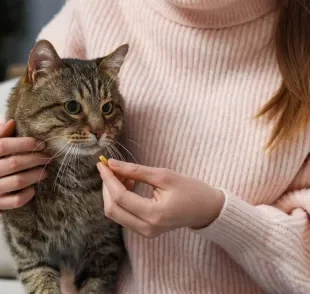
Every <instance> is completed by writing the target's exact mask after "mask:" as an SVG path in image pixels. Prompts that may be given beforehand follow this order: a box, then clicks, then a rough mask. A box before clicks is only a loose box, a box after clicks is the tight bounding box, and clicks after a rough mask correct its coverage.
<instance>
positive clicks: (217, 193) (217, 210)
mask: <svg viewBox="0 0 310 294" xmlns="http://www.w3.org/2000/svg"><path fill="white" fill-rule="evenodd" d="M213 190H214V191H213V197H212V200H211V201H210V200H209V201H208V204H209V209H208V210H206V214H205V219H204V220H203V221H202V222H201V224H199V225H196V226H192V227H191V229H193V230H200V229H203V228H205V227H207V226H209V225H211V224H212V223H213V222H214V221H215V220H216V219H217V218H218V217H219V216H220V214H221V212H222V210H223V207H224V204H225V194H224V193H223V191H221V190H219V189H215V188H213ZM210 204H212V205H210ZM210 206H211V208H210ZM208 212H209V213H208Z"/></svg>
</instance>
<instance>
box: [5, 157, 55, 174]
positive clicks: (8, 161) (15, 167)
mask: <svg viewBox="0 0 310 294" xmlns="http://www.w3.org/2000/svg"><path fill="white" fill-rule="evenodd" d="M49 160H50V159H49V158H48V155H46V154H43V153H33V154H32V153H29V154H20V155H15V156H10V157H6V158H3V159H1V160H0V177H3V176H7V175H10V174H13V173H16V172H19V171H23V170H26V169H30V168H33V167H37V166H40V165H46V164H47V163H48V161H49Z"/></svg>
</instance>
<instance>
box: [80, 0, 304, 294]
mask: <svg viewBox="0 0 310 294" xmlns="http://www.w3.org/2000/svg"><path fill="white" fill-rule="evenodd" d="M93 1H95V0H93ZM97 1H99V0H97ZM86 2H89V4H87V3H86ZM90 2H91V1H84V3H85V4H84V7H82V9H81V10H80V14H79V21H80V22H81V23H82V25H81V27H83V28H84V30H83V41H84V44H85V49H86V51H85V52H86V58H96V57H99V56H102V55H105V54H107V53H109V52H111V51H112V50H113V49H115V48H117V47H118V46H120V45H122V44H123V43H128V44H129V46H130V49H129V55H128V58H127V59H126V61H125V63H124V66H123V69H122V71H121V75H120V83H121V90H122V93H123V95H124V97H125V100H126V106H127V111H126V113H127V114H126V137H127V139H126V142H125V146H126V148H128V149H129V150H130V151H131V153H132V155H133V156H134V157H135V159H136V160H137V161H138V162H139V163H141V164H144V165H149V166H156V167H166V168H171V169H173V170H175V171H177V172H180V173H183V174H186V175H189V176H193V177H196V178H198V179H200V180H203V181H205V182H206V183H208V184H210V185H212V186H215V187H223V188H225V189H228V190H230V191H231V192H233V193H235V194H236V195H237V196H238V197H241V198H242V199H244V200H245V201H247V202H249V203H251V204H253V205H258V204H262V203H264V204H272V203H273V202H274V201H275V200H276V199H277V198H278V197H279V196H280V195H281V194H282V193H283V192H284V191H285V190H286V188H287V187H288V185H289V184H290V182H291V181H292V179H293V175H295V174H296V173H297V172H298V170H299V169H300V167H301V165H302V163H303V161H304V160H305V158H306V156H307V153H308V150H309V147H310V140H308V143H306V142H307V141H306V140H304V138H305V136H309V135H310V134H309V133H306V131H302V132H301V133H300V135H299V136H298V138H295V139H294V140H293V141H292V142H291V143H284V144H282V145H281V146H280V147H279V149H278V150H277V151H276V152H274V153H271V154H268V153H267V152H266V151H265V150H264V146H265V144H266V142H267V140H268V136H269V135H270V134H271V130H272V127H273V124H272V123H268V121H267V120H264V119H262V120H256V119H255V118H254V117H255V114H257V112H258V111H259V110H260V108H261V107H262V106H263V105H264V104H265V103H266V102H267V101H268V99H270V98H271V97H272V95H273V94H275V92H276V91H277V89H278V88H279V86H280V84H281V77H280V73H279V71H278V67H277V62H276V56H275V50H274V47H273V45H274V44H273V33H274V31H273V25H274V21H275V15H274V14H269V15H267V16H265V17H263V18H261V19H259V20H256V21H253V22H250V23H247V24H244V25H241V26H235V27H231V28H227V29H220V30H216V29H213V30H204V29H195V28H190V27H186V26H182V25H179V24H177V23H173V22H171V21H169V20H166V19H164V18H163V17H162V16H161V15H160V14H157V13H156V12H155V11H153V10H152V9H151V8H149V7H148V5H147V4H146V2H145V1H143V0H133V1H130V3H129V1H115V0H106V1H99V2H100V4H98V5H93V6H92V5H91V4H90ZM92 7H94V8H92ZM98 7H99V8H98ZM95 9H96V11H92V10H95ZM89 15H92V16H93V17H89ZM296 144H299V145H300V148H298V149H296V148H295V146H296ZM305 144H308V145H307V146H306V145H305ZM293 147H294V148H293ZM296 150H297V153H296ZM124 152H125V151H124ZM131 160H132V161H134V159H133V158H132V159H131ZM284 164H285V166H288V167H289V168H286V169H283V165H284ZM135 191H136V192H137V193H138V194H140V195H142V196H149V195H150V192H151V191H150V189H149V188H147V187H145V186H143V185H137V187H136V189H135ZM124 236H125V242H126V246H127V250H128V252H129V262H128V263H126V265H125V266H124V270H123V274H122V278H121V281H120V287H119V293H150V294H151V293H163V294H164V293H178V294H179V293H212V294H215V293H225V294H229V293H253V294H254V293H264V292H263V291H262V290H260V289H259V287H258V286H257V285H256V284H255V282H254V281H253V280H251V278H250V277H249V276H248V275H247V274H246V273H245V272H244V271H243V270H242V269H241V268H240V267H239V266H238V265H237V264H236V263H235V262H234V261H233V260H232V259H231V258H230V257H229V256H228V255H227V254H226V253H225V252H224V251H223V250H222V249H221V248H219V247H218V246H216V245H214V244H212V243H211V242H208V240H205V239H203V238H202V237H200V236H197V235H195V234H194V233H192V232H190V231H189V230H187V229H181V230H176V231H174V232H171V233H169V234H166V235H164V236H161V237H159V238H156V239H154V240H147V239H143V238H142V237H140V236H138V235H136V234H134V233H132V232H130V231H127V230H125V232H124Z"/></svg>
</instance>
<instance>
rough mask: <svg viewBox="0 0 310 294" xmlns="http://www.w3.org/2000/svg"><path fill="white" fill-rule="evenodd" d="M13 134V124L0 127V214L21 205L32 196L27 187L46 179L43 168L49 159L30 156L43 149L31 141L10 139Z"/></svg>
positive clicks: (10, 122) (37, 155) (37, 143)
mask: <svg viewBox="0 0 310 294" xmlns="http://www.w3.org/2000/svg"><path fill="white" fill-rule="evenodd" d="M14 130H15V122H14V121H13V120H11V121H9V122H7V123H5V124H3V125H1V126H0V210H6V209H13V208H18V207H21V206H23V205H25V204H26V203H27V202H28V201H29V200H31V198H32V197H33V196H34V194H35V191H34V188H33V187H32V186H31V185H33V184H35V183H37V182H39V181H40V180H43V179H45V178H46V177H47V173H46V171H43V166H44V165H46V164H47V162H48V160H49V159H48V158H47V156H46V155H45V154H43V153H39V152H33V153H32V151H34V150H35V151H42V150H43V149H44V148H45V145H44V144H41V142H38V141H36V140H35V139H34V138H26V137H25V138H14V137H12V138H10V136H12V135H13V134H14ZM28 152H29V153H28ZM12 154H16V155H12ZM16 191H18V192H16Z"/></svg>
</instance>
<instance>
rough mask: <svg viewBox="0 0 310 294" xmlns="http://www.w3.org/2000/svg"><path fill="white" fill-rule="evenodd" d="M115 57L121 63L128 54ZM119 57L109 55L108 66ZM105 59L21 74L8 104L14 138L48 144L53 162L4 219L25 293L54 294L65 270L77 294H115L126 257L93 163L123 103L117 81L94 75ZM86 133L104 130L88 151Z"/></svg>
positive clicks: (116, 129)
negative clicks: (32, 76) (75, 106)
mask: <svg viewBox="0 0 310 294" xmlns="http://www.w3.org/2000/svg"><path fill="white" fill-rule="evenodd" d="M46 44H47V49H48V50H52V47H51V45H50V44H48V43H46ZM121 53H122V54H123V55H122V57H123V58H124V57H125V56H124V55H126V53H127V51H126V50H125V51H124V50H123V51H122V52H121ZM118 54H120V53H119V52H118V53H116V56H115V57H113V56H110V62H111V61H113V58H119V56H117V55H118ZM30 58H31V57H30ZM56 58H58V57H56ZM104 60H106V59H96V60H88V61H82V60H71V59H62V60H60V59H59V60H58V61H57V62H61V66H60V67H58V68H57V69H54V70H52V71H51V72H49V73H48V75H46V76H43V77H40V78H39V79H38V80H37V81H35V82H34V81H31V80H29V79H28V75H25V77H23V78H22V79H21V81H20V82H19V83H18V85H17V87H16V88H15V90H14V91H13V93H12V95H11V97H10V99H9V103H8V109H9V110H8V113H7V119H11V118H13V119H15V120H16V123H17V135H18V136H33V137H35V138H37V139H40V140H48V141H47V144H48V145H47V148H46V152H47V153H49V155H50V156H55V155H56V156H55V158H54V159H53V160H52V161H51V162H50V164H49V165H48V166H47V167H46V168H47V170H48V171H49V178H48V179H47V180H44V181H42V182H40V183H39V184H37V185H36V196H35V197H34V198H33V200H32V201H30V202H29V203H28V204H27V205H25V206H24V207H22V208H19V209H14V210H11V211H6V212H5V213H4V217H3V218H4V225H5V230H6V236H7V241H8V244H9V246H10V248H11V252H12V254H13V256H14V258H15V260H16V263H17V266H18V272H19V277H20V279H21V281H22V282H23V284H24V286H25V288H26V291H27V293H29V294H43V293H46V294H52V293H53V294H58V293H61V289H60V288H61V287H60V285H61V283H60V276H61V275H62V273H63V272H65V271H67V270H68V269H69V270H70V271H71V272H73V273H74V287H75V288H76V289H77V290H78V291H80V292H81V293H87V294H90V293H93V294H99V293H100V294H105V293H114V292H115V287H116V280H117V276H118V271H119V267H120V265H121V261H122V260H123V258H124V254H125V250H124V245H123V241H122V233H121V228H120V226H119V225H117V224H115V223H114V222H112V221H111V220H109V219H107V218H106V217H105V215H104V209H103V206H104V204H103V198H102V181H101V179H100V176H99V174H98V171H97V168H96V163H97V161H98V160H97V159H98V155H99V154H101V153H103V154H106V153H108V151H110V152H111V150H110V149H108V146H109V144H114V145H116V143H115V142H116V140H118V139H119V137H120V134H121V130H122V126H123V112H124V101H123V98H122V95H121V94H120V92H119V90H118V82H117V79H116V78H115V76H113V78H111V73H113V74H115V72H113V71H109V68H107V67H105V68H101V67H102V62H104ZM28 71H29V69H28ZM28 74H29V72H28ZM72 99H75V100H76V101H78V102H79V103H80V104H81V105H82V108H83V111H82V113H81V114H79V115H77V116H72V115H70V114H68V113H67V112H66V111H65V109H64V106H63V105H64V103H65V102H66V101H68V100H72ZM107 99H109V100H111V101H113V103H114V108H115V109H114V112H113V115H110V116H109V117H105V116H104V115H103V114H102V111H101V107H102V104H103V103H104V102H105V101H106V100H107ZM85 128H86V129H85ZM87 128H91V129H103V130H104V131H105V132H104V135H103V136H102V137H101V138H100V140H98V142H97V143H96V145H95V146H89V142H92V141H91V140H94V136H92V134H91V133H89V132H88V133H87ZM85 130H86V131H85ZM50 138H52V139H51V140H49V139H50ZM85 144H86V145H85ZM113 148H114V149H113V150H114V153H115V152H116V151H115V147H113ZM60 151H63V153H60Z"/></svg>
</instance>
